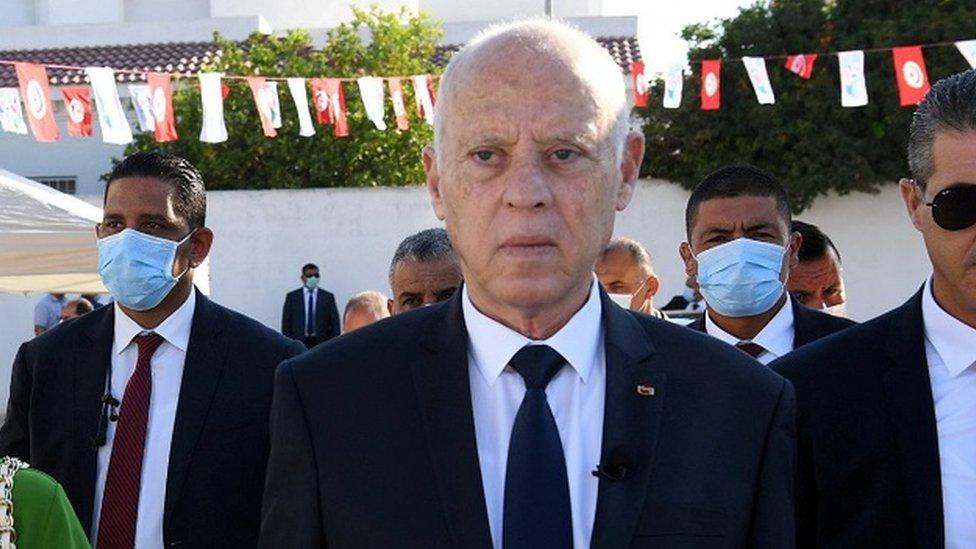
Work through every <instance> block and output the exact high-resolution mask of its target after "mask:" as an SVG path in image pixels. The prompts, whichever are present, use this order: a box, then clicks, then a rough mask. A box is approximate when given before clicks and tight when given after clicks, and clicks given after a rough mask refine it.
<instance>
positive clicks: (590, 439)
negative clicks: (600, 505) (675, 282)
mask: <svg viewBox="0 0 976 549" xmlns="http://www.w3.org/2000/svg"><path fill="white" fill-rule="evenodd" d="M598 288H599V286H598V283H597V282H596V279H595V277H594V282H593V284H592V285H591V288H590V296H589V298H588V299H587V301H586V303H585V304H584V305H583V308H582V309H580V310H579V311H578V312H577V313H576V314H575V315H573V317H572V318H571V319H570V320H569V322H568V323H566V325H565V326H563V327H562V328H561V329H560V330H559V331H558V332H557V333H556V334H554V335H553V336H552V337H550V338H549V339H546V340H543V341H534V340H531V339H529V338H527V337H525V336H523V335H522V334H519V333H518V332H516V331H514V330H512V329H510V328H507V327H506V326H503V325H502V324H500V323H498V322H496V321H495V320H492V319H491V318H489V317H487V316H486V315H484V314H483V313H481V312H480V311H478V310H477V309H476V308H475V307H474V305H473V304H472V303H471V297H470V295H469V294H468V289H467V287H465V288H464V290H463V291H464V295H463V296H462V297H463V299H462V304H463V305H462V306H463V310H464V322H465V324H466V326H467V330H468V344H469V345H468V375H469V378H470V382H471V402H472V406H473V409H474V427H475V429H474V430H475V437H476V439H477V444H478V461H479V463H480V465H481V479H482V483H483V488H484V492H485V504H486V506H487V508H488V523H489V527H490V529H491V537H492V540H493V542H494V547H495V548H496V549H501V547H502V521H503V518H504V516H505V513H504V509H503V507H504V501H505V470H506V466H507V464H508V444H509V441H510V439H511V436H512V426H513V425H514V424H515V415H516V413H517V412H518V409H519V406H520V405H521V404H522V398H523V397H524V396H525V382H524V381H523V380H522V376H520V375H519V374H518V372H516V371H515V370H514V369H512V367H511V366H508V362H509V360H511V358H512V357H513V356H515V353H516V352H518V350H519V349H521V348H522V347H524V346H526V345H532V344H539V345H549V346H550V347H552V348H553V349H555V350H556V351H558V352H559V354H561V355H562V356H563V358H565V359H566V361H567V362H568V363H569V364H568V366H563V368H562V369H561V370H560V371H559V372H558V373H557V374H556V375H555V376H554V377H553V378H552V380H551V381H550V382H549V385H548V386H547V387H546V398H547V400H548V402H549V407H550V408H551V409H552V415H553V416H554V417H555V420H556V426H557V428H558V429H559V438H560V440H561V441H562V445H563V453H564V455H565V457H566V472H567V475H568V478H569V500H570V505H571V509H572V519H573V544H574V546H575V547H577V548H585V547H589V546H590V537H591V536H592V534H593V521H594V519H595V517H596V499H597V488H598V486H599V479H597V478H596V477H594V476H593V474H592V472H593V470H594V469H595V468H596V466H597V464H599V463H600V451H601V445H602V443H603V404H604V400H605V399H606V382H607V371H606V370H607V367H606V353H605V352H604V343H603V335H604V334H603V324H602V322H601V313H602V306H601V304H600V294H599V290H598Z"/></svg>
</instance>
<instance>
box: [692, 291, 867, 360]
mask: <svg viewBox="0 0 976 549" xmlns="http://www.w3.org/2000/svg"><path fill="white" fill-rule="evenodd" d="M790 306H791V307H793V348H794V349H798V348H800V347H802V346H804V345H806V344H808V343H812V342H814V341H817V340H818V339H820V338H822V337H826V336H829V335H830V334H833V333H835V332H839V331H841V330H843V329H846V328H850V327H851V326H855V325H857V323H856V322H854V321H853V320H851V319H848V318H841V317H839V316H834V315H829V314H827V313H822V312H820V311H815V310H813V309H811V308H809V307H805V306H803V305H801V304H800V302H799V301H797V300H795V299H793V297H792V296H790ZM705 314H706V315H707V314H708V312H706V313H705ZM688 327H689V328H692V329H694V330H698V331H699V332H704V331H705V315H702V316H701V317H699V318H697V319H695V321H694V322H692V323H691V324H688Z"/></svg>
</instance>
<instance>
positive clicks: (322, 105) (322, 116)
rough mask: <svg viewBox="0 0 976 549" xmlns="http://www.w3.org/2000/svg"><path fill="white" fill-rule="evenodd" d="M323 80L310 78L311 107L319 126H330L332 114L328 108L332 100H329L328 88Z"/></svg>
mask: <svg viewBox="0 0 976 549" xmlns="http://www.w3.org/2000/svg"><path fill="white" fill-rule="evenodd" d="M325 80H326V79H325V78H312V79H311V80H309V84H311V85H312V105H313V106H314V107H315V120H317V121H318V123H319V124H331V123H332V113H331V112H330V111H329V106H330V105H331V104H332V100H331V99H329V87H328V85H327V84H326V82H325Z"/></svg>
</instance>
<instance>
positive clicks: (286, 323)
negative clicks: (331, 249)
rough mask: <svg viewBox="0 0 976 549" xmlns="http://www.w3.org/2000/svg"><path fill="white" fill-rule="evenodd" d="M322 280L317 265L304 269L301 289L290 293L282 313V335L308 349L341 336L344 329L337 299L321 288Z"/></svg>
mask: <svg viewBox="0 0 976 549" xmlns="http://www.w3.org/2000/svg"><path fill="white" fill-rule="evenodd" d="M320 279H321V275H320V274H319V268H318V267H317V266H316V265H315V264H314V263H309V264H307V265H305V266H304V267H302V287H301V288H299V289H297V290H294V291H291V292H288V295H286V296H285V305H284V307H282V310H281V333H282V334H284V336H285V337H290V338H292V339H297V340H298V341H301V342H302V343H304V344H305V347H306V348H308V349H311V348H312V347H315V346H316V345H318V344H319V343H322V342H323V341H328V340H330V339H332V338H333V337H335V336H337V335H339V332H340V330H341V328H342V326H340V325H339V309H338V308H337V307H336V301H335V296H334V295H332V292H328V291H326V290H323V289H322V288H319V280H320Z"/></svg>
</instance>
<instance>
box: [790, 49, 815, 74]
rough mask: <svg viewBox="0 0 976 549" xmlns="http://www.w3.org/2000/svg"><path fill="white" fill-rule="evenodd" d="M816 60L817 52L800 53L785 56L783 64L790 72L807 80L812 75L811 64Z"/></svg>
mask: <svg viewBox="0 0 976 549" xmlns="http://www.w3.org/2000/svg"><path fill="white" fill-rule="evenodd" d="M816 62H817V54H815V53H800V54H797V55H790V56H787V58H786V65H785V66H786V70H788V71H790V72H792V73H793V74H795V75H797V76H799V77H800V78H803V79H806V80H809V79H810V77H811V76H813V64H814V63H816Z"/></svg>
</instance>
